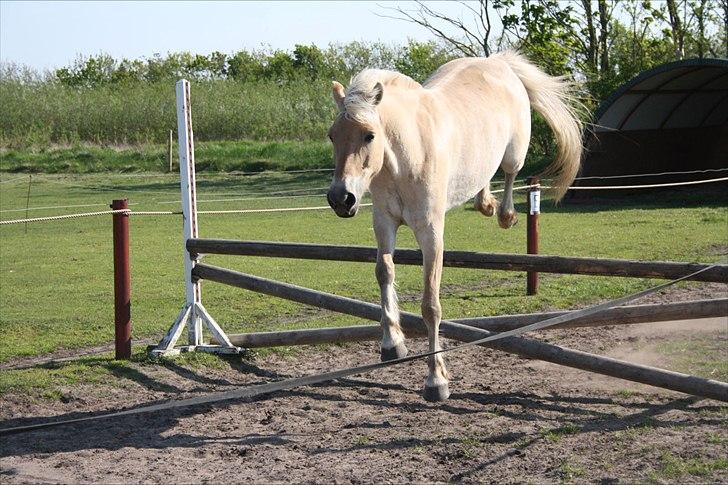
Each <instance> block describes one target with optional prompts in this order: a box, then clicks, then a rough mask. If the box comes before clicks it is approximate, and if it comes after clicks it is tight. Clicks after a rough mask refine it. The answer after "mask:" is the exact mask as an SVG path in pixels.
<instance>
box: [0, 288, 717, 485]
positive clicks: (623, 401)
mask: <svg viewBox="0 0 728 485" xmlns="http://www.w3.org/2000/svg"><path fill="white" fill-rule="evenodd" d="M695 288H696V289H695V290H685V289H678V290H673V291H671V292H668V293H665V294H663V295H661V296H658V297H655V298H653V301H675V300H677V299H689V298H701V297H710V296H713V297H717V296H722V297H725V296H726V294H725V289H724V288H725V287H724V286H721V285H717V286H716V285H706V286H704V287H695ZM701 292H702V293H701ZM539 338H540V339H542V340H546V341H549V342H552V343H557V344H559V345H564V346H567V347H570V348H575V349H580V350H586V351H591V352H596V353H599V354H605V355H609V356H614V357H618V358H622V359H625V360H629V361H633V362H639V363H646V364H650V365H657V366H661V367H665V368H674V367H675V366H676V365H678V364H677V363H678V362H679V355H678V356H677V357H675V356H672V355H669V354H666V353H665V352H663V351H661V349H662V348H663V346H664V344H666V343H668V342H676V341H679V342H688V343H689V342H692V341H696V342H710V343H711V345H717V346H718V348H723V349H728V319H726V318H718V319H705V320H695V321H691V322H666V323H660V324H641V325H633V326H622V327H601V328H594V329H579V330H556V331H549V332H544V333H543V334H541V335H540V336H539ZM409 348H410V351H413V352H419V351H423V350H425V342H424V341H423V340H417V341H410V342H409ZM377 357H378V344H377V343H375V342H369V343H360V344H351V345H346V346H329V347H325V348H322V347H317V348H313V349H307V350H306V351H304V352H299V353H294V354H292V355H281V354H272V355H267V356H265V357H257V358H250V357H249V358H247V359H242V360H237V361H231V362H230V365H229V366H228V367H225V368H224V369H213V370H206V371H205V372H204V373H203V372H202V371H200V370H194V369H189V368H186V367H182V366H177V365H174V364H170V365H166V366H162V365H142V364H139V365H138V366H137V367H134V372H133V373H131V374H129V373H127V374H125V375H124V378H120V379H118V381H115V382H109V383H105V384H101V385H94V386H90V385H84V386H74V387H71V388H68V389H66V390H65V392H64V395H65V396H66V397H65V398H64V400H63V401H64V402H61V401H45V400H38V399H31V398H29V397H27V396H22V395H5V396H4V397H3V398H1V399H0V419H2V421H3V422H2V423H0V425H1V426H0V427H3V428H4V427H10V426H19V425H22V424H27V423H31V422H36V421H39V420H40V419H38V418H39V417H46V418H47V417H51V416H59V417H60V416H63V417H81V416H87V415H90V414H97V413H100V412H102V411H107V410H118V409H121V408H127V407H134V406H139V405H142V404H145V403H149V402H152V401H158V400H165V399H181V398H185V397H192V396H194V395H199V394H204V393H207V392H210V391H218V390H228V389H231V388H233V387H234V386H245V385H250V384H258V383H263V382H269V381H271V380H274V379H280V378H286V377H293V376H300V375H304V374H312V373H318V372H322V371H328V370H332V369H338V368H344V367H350V366H353V365H358V364H365V363H369V362H372V361H374V360H376V359H377ZM727 358H728V355H727ZM447 362H448V365H449V369H450V372H451V373H452V375H453V380H452V381H451V383H450V389H451V391H452V396H451V397H450V399H449V400H448V401H447V402H444V403H428V402H426V401H424V400H423V399H422V398H421V395H420V393H421V387H422V384H423V382H424V377H425V373H426V365H425V363H424V362H411V363H408V364H404V365H400V366H396V367H393V368H387V369H385V370H381V371H377V372H374V373H371V374H367V375H364V376H359V377H356V378H350V379H343V380H340V381H337V382H335V383H329V384H325V385H319V386H315V387H308V388H301V389H297V390H293V391H287V392H280V393H276V394H273V395H270V396H267V397H262V398H260V399H256V400H252V401H246V402H233V403H228V404H220V405H206V406H198V407H194V408H187V409H178V410H174V411H171V412H170V411H168V412H164V413H159V412H158V413H152V414H144V415H137V416H130V417H126V418H119V419H114V420H106V421H99V422H92V423H87V424H82V425H71V426H66V427H62V428H56V429H51V430H45V431H35V432H31V433H26V434H19V435H11V436H4V437H2V439H1V440H0V481H2V482H3V483H20V482H107V483H108V482H115V483H119V482H122V483H127V482H169V481H174V482H203V481H210V482H221V481H234V482H247V481H253V482H259V483H262V482H265V483H270V482H292V481H293V482H326V483H328V482H337V483H338V482H367V483H370V482H376V483H380V482H383V483H401V482H448V481H465V482H483V481H487V482H492V481H498V482H501V481H506V482H536V483H543V482H559V481H563V482H568V481H574V482H602V483H617V482H628V483H632V482H645V481H657V482H679V483H685V482H695V483H718V482H724V483H725V482H728V462H726V457H727V456H728V407H727V406H726V404H725V403H720V402H717V401H712V400H707V399H699V398H694V397H690V396H686V395H682V394H679V393H675V392H670V391H664V390H660V389H657V388H653V387H649V386H645V385H639V384H633V383H630V382H627V381H622V380H618V379H613V378H609V377H603V376H598V375H594V374H588V373H585V372H581V371H578V370H573V369H568V368H565V367H560V366H556V365H553V364H547V363H543V362H538V361H531V360H524V359H520V358H518V357H517V356H513V355H509V354H504V353H502V352H498V351H495V350H490V349H482V348H477V349H467V350H465V351H462V352H458V353H455V354H452V355H449V356H448V357H447Z"/></svg>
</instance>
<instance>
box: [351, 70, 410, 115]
mask: <svg viewBox="0 0 728 485" xmlns="http://www.w3.org/2000/svg"><path fill="white" fill-rule="evenodd" d="M377 83H381V84H382V86H383V87H385V91H386V87H387V86H397V87H404V88H413V89H415V88H421V87H422V86H420V84H419V83H418V82H417V81H415V80H414V79H412V78H411V77H409V76H405V75H404V74H402V73H399V72H396V71H388V70H386V69H364V70H363V71H361V72H360V73H359V74H357V75H356V76H354V77H353V78H352V79H351V83H350V84H349V87H348V88H347V89H346V96H345V97H344V115H345V116H346V117H347V118H349V119H351V120H354V121H356V122H358V123H362V124H372V122H373V119H374V118H375V117H376V110H375V103H374V98H375V97H376V91H375V89H374V86H376V84H377ZM385 96H386V94H385Z"/></svg>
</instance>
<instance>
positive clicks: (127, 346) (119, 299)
mask: <svg viewBox="0 0 728 485" xmlns="http://www.w3.org/2000/svg"><path fill="white" fill-rule="evenodd" d="M111 208H112V209H113V210H123V209H128V208H129V200H128V199H117V200H114V201H113V202H112V204H111ZM113 219H114V349H115V356H116V359H130V358H131V272H130V264H129V214H128V213H125V212H122V213H116V214H114V215H113Z"/></svg>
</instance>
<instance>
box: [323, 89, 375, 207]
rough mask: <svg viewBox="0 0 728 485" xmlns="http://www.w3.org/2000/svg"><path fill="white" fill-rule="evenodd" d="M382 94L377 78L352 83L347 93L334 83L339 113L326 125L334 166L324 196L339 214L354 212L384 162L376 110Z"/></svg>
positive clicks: (335, 99) (334, 93)
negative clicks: (364, 84)
mask: <svg viewBox="0 0 728 485" xmlns="http://www.w3.org/2000/svg"><path fill="white" fill-rule="evenodd" d="M382 94H383V88H382V84H381V83H379V82H377V83H376V84H374V85H373V86H369V87H368V88H367V89H362V88H360V87H358V86H352V87H350V88H349V92H348V93H345V92H344V86H342V85H341V84H339V83H338V82H334V84H333V95H334V101H335V102H336V105H337V106H338V107H339V114H338V116H337V117H336V120H335V121H334V123H333V125H331V128H330V129H329V138H330V139H331V143H332V144H333V145H334V160H335V162H336V168H335V171H334V179H333V180H332V182H331V187H330V188H329V192H328V194H327V196H326V197H327V198H328V200H329V205H330V206H331V208H332V209H334V212H336V215H338V216H339V217H353V216H355V215H356V212H357V210H358V209H359V202H360V201H361V199H362V197H363V196H364V193H365V192H366V191H367V189H368V188H369V184H370V182H371V180H372V178H373V177H374V176H375V175H376V174H377V173H379V171H380V170H381V168H382V165H383V163H384V132H383V129H382V125H381V122H380V119H379V114H378V112H377V105H378V104H379V103H380V102H381V100H382Z"/></svg>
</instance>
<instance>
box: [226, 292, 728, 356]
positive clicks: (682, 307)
mask: <svg viewBox="0 0 728 485" xmlns="http://www.w3.org/2000/svg"><path fill="white" fill-rule="evenodd" d="M566 313H569V312H566V311H561V312H545V313H529V314H522V315H500V316H496V317H476V318H460V319H455V320H453V322H455V323H462V324H465V325H468V326H471V327H475V328H480V329H483V330H489V331H492V332H505V331H508V330H513V329H515V328H519V327H523V326H526V325H530V324H532V323H536V322H540V321H543V320H546V319H549V318H553V317H558V316H560V315H564V314H566ZM725 316H728V298H722V299H717V300H695V301H689V302H681V303H668V304H658V305H632V306H624V307H620V308H613V309H611V310H608V311H606V312H604V313H602V314H599V315H595V316H593V317H590V318H582V319H577V320H572V321H570V322H565V323H562V324H559V325H554V326H553V327H549V328H548V329H547V330H550V329H557V328H562V329H563V328H578V327H596V326H603V325H631V324H636V323H658V322H666V321H671V320H685V319H696V318H713V317H725ZM375 320H377V319H375ZM425 335H426V333H424V332H414V333H413V332H408V333H407V337H410V338H412V337H422V336H425ZM228 337H229V338H230V341H231V342H232V344H233V345H236V346H238V347H245V348H249V349H252V348H259V347H276V346H281V345H312V344H326V343H336V342H360V341H367V340H380V339H381V337H382V335H381V329H380V327H379V325H355V326H348V327H335V328H311V329H300V330H284V331H277V332H256V333H241V334H233V335H229V336H228Z"/></svg>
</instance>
